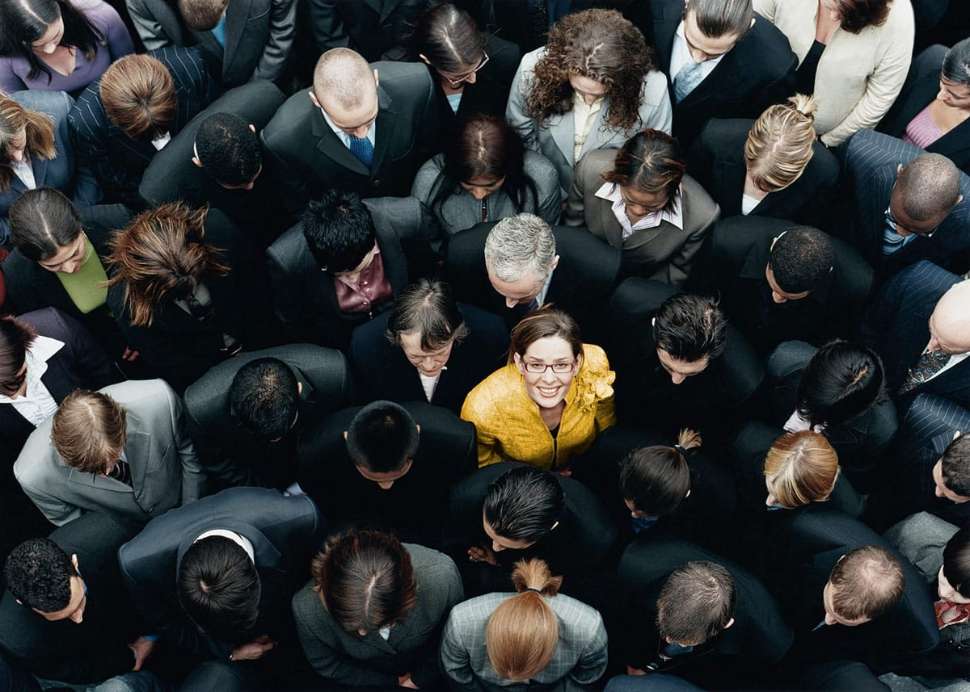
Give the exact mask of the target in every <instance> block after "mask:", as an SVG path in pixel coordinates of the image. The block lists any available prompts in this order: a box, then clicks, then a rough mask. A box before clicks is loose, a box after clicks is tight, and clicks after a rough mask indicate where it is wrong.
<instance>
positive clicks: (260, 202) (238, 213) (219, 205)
mask: <svg viewBox="0 0 970 692" xmlns="http://www.w3.org/2000/svg"><path fill="white" fill-rule="evenodd" d="M285 100H286V97H285V96H284V95H283V92H282V91H280V90H279V88H278V87H277V86H276V85H275V84H273V83H272V82H267V81H263V80H260V81H255V82H250V83H249V84H245V85H243V86H241V87H236V88H235V89H232V90H230V91H227V92H226V93H225V94H223V95H222V96H221V97H219V98H218V99H216V100H215V101H213V102H212V104H210V105H209V107H208V108H206V109H205V110H203V111H202V112H200V113H199V114H198V116H196V117H195V118H193V119H192V122H190V123H189V124H188V125H186V126H185V127H184V128H182V131H181V132H180V133H179V134H178V136H176V137H173V138H172V141H171V142H169V144H168V146H166V147H165V148H164V149H162V150H161V151H160V152H158V154H157V155H156V156H155V158H154V159H152V162H151V164H150V165H149V166H148V168H146V169H145V174H144V176H142V179H141V185H140V186H139V187H138V193H139V195H140V196H141V198H142V199H143V200H144V202H145V203H146V204H148V205H149V206H157V205H159V204H161V203H162V202H175V201H180V200H182V201H186V202H188V203H189V204H192V205H193V206H202V205H204V204H208V205H209V206H210V207H214V208H215V209H219V210H220V211H222V212H223V213H225V214H226V216H228V217H229V218H230V219H232V220H233V222H234V223H235V224H236V225H238V226H239V228H240V229H242V231H243V232H244V233H245V234H246V236H247V237H248V238H250V240H251V241H252V242H253V243H254V244H256V245H259V246H260V247H265V246H267V245H269V244H270V243H271V242H273V240H275V239H276V237H277V236H278V235H279V234H280V233H281V232H282V231H283V230H285V229H286V228H289V227H290V226H291V225H292V223H293V220H292V219H291V218H289V217H288V215H287V214H286V213H285V211H284V205H283V199H282V195H281V193H280V190H279V189H278V188H277V187H276V185H275V183H274V181H273V180H272V178H271V177H270V176H269V175H262V174H260V175H259V177H258V178H256V183H255V186H254V187H253V189H252V190H227V189H226V188H224V187H222V185H220V184H219V183H218V182H216V181H215V180H214V179H213V178H212V176H211V175H210V174H209V173H208V172H206V171H205V170H203V169H201V168H199V167H198V166H196V165H195V164H194V163H192V157H193V156H194V155H195V153H194V147H195V138H196V135H197V134H198V132H199V127H200V126H201V125H202V123H203V122H204V121H205V120H206V119H207V118H208V117H209V116H211V115H215V114H216V113H229V114H232V115H236V116H239V117H240V118H242V119H243V120H245V121H246V122H248V123H251V124H252V125H254V126H255V128H256V132H259V131H260V130H262V129H263V128H264V127H266V125H267V123H269V121H270V119H272V117H273V115H274V114H275V113H276V111H277V110H278V109H279V107H280V106H281V105H283V101H285Z"/></svg>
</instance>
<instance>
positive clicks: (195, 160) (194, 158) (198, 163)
mask: <svg viewBox="0 0 970 692" xmlns="http://www.w3.org/2000/svg"><path fill="white" fill-rule="evenodd" d="M192 163H194V164H195V167H196V168H202V161H200V160H199V157H198V156H195V155H194V154H193V156H192Z"/></svg>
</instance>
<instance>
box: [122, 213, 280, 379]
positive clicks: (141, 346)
mask: <svg viewBox="0 0 970 692" xmlns="http://www.w3.org/2000/svg"><path fill="white" fill-rule="evenodd" d="M205 242H206V243H207V244H210V245H212V246H214V247H216V248H219V249H220V250H222V252H221V253H220V255H219V259H220V261H221V262H223V263H225V264H226V265H227V266H229V267H231V270H230V271H229V273H228V274H225V275H223V276H207V277H205V278H204V283H205V285H206V287H207V288H208V289H209V293H210V294H211V296H212V306H213V308H214V313H213V315H212V317H210V318H209V319H207V320H205V321H203V322H200V321H198V320H195V319H193V318H192V317H191V316H190V315H189V314H188V313H187V312H185V311H184V310H182V309H181V308H179V307H178V306H177V305H176V304H175V303H174V302H173V301H171V300H167V301H165V302H163V303H161V304H158V305H156V306H155V310H154V319H153V321H152V324H151V326H148V327H136V326H134V325H132V324H131V317H130V315H129V312H128V308H127V306H126V305H125V297H124V296H125V286H124V284H117V285H115V286H112V287H111V288H110V289H109V290H108V307H109V309H110V310H111V312H112V314H114V315H115V319H116V320H117V322H118V326H119V327H120V328H121V333H122V334H124V335H125V338H126V339H127V340H128V343H129V344H131V346H132V348H134V349H137V350H138V351H139V352H140V353H141V360H142V362H143V363H144V365H145V367H146V368H148V369H149V370H150V371H151V372H152V373H153V374H154V376H156V377H161V378H163V379H165V380H166V381H167V382H168V383H169V384H170V385H171V386H172V388H173V389H175V390H176V391H177V392H179V393H181V392H182V391H183V390H184V389H185V387H186V386H188V384H189V383H191V382H193V381H194V380H196V379H198V378H199V377H200V376H201V375H202V373H204V372H205V371H206V370H208V369H209V368H210V367H212V366H213V365H215V364H216V363H218V362H219V361H220V359H221V358H222V357H223V354H222V353H221V349H222V348H223V346H224V342H223V339H222V335H223V334H224V333H227V334H231V335H232V336H234V337H235V338H236V339H238V340H240V341H241V342H242V343H243V344H244V345H246V346H254V345H256V346H258V345H261V344H263V343H265V342H266V341H267V340H271V339H272V338H273V334H272V331H271V329H269V328H268V327H267V325H268V323H269V322H270V314H269V307H268V305H267V304H266V302H265V301H266V292H265V287H264V283H263V276H262V274H261V273H259V272H258V271H257V267H256V266H255V262H254V261H253V259H252V258H253V255H252V252H251V250H250V249H249V247H248V244H247V242H246V239H245V238H242V237H241V235H240V233H239V230H238V229H237V228H236V227H235V226H234V225H233V224H232V222H230V221H229V219H228V218H227V217H226V216H225V214H223V213H222V212H221V211H219V210H218V209H211V210H210V211H209V213H208V216H207V217H206V221H205Z"/></svg>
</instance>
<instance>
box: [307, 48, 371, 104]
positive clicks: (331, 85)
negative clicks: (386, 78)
mask: <svg viewBox="0 0 970 692" xmlns="http://www.w3.org/2000/svg"><path fill="white" fill-rule="evenodd" d="M368 87H370V88H371V89H373V91H372V92H370V93H372V94H373V95H374V97H375V98H376V96H377V85H376V84H375V82H374V72H373V71H372V70H371V66H370V65H369V64H368V63H367V61H366V60H364V58H363V57H362V56H361V55H360V54H359V53H357V52H356V51H352V50H350V49H349V48H333V49H331V50H328V51H327V52H326V53H324V54H323V55H321V56H320V59H319V60H318V61H317V66H316V68H315V69H314V70H313V94H314V96H316V97H317V101H319V102H320V105H321V106H323V107H324V108H326V109H327V111H328V112H329V111H330V109H331V106H334V105H336V106H338V107H339V108H340V109H341V110H344V111H354V110H357V109H358V108H359V107H360V106H361V104H362V103H363V102H364V101H365V100H366V97H367V94H368Z"/></svg>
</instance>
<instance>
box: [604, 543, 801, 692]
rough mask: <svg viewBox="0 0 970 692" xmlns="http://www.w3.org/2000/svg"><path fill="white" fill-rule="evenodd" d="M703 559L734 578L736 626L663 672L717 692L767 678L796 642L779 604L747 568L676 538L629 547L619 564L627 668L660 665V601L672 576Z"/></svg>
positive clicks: (620, 633) (621, 633) (621, 630)
mask: <svg viewBox="0 0 970 692" xmlns="http://www.w3.org/2000/svg"><path fill="white" fill-rule="evenodd" d="M696 560H704V561H710V562H715V563H717V564H720V565H721V566H723V567H724V568H726V569H727V570H728V572H730V573H731V576H732V577H733V578H734V590H735V607H734V624H733V625H732V626H731V627H729V628H728V629H726V630H724V631H723V632H721V633H720V634H719V635H718V636H716V637H714V638H713V639H712V640H709V641H708V642H706V643H705V644H702V645H700V646H698V647H696V649H695V651H694V652H693V653H691V654H687V655H684V656H676V657H674V658H672V659H670V660H668V661H666V662H664V663H663V664H662V665H661V667H660V669H659V670H660V672H671V673H674V674H676V675H678V676H679V677H683V678H685V679H687V680H689V681H691V682H693V683H694V684H696V685H699V686H701V687H703V688H704V689H715V688H717V687H720V686H721V685H719V684H717V682H718V681H719V682H721V683H722V684H723V682H724V680H725V679H729V680H731V681H732V682H734V683H736V682H738V680H739V679H740V680H745V679H747V680H749V681H750V682H753V678H752V677H748V676H754V678H756V677H758V676H759V675H763V674H764V667H765V666H768V665H771V664H774V663H777V662H779V661H780V660H781V659H782V658H783V657H784V656H785V654H786V653H787V652H788V650H789V648H790V647H791V645H792V642H793V640H794V635H793V633H792V631H791V628H789V627H788V625H787V624H786V623H785V621H784V619H783V618H782V614H781V609H780V608H779V606H778V603H777V602H776V601H775V599H774V598H773V597H772V595H771V594H770V593H769V592H768V590H767V589H766V588H765V587H764V585H762V583H761V582H760V581H759V580H758V578H757V577H755V576H754V575H753V574H751V573H750V572H748V570H746V569H745V568H744V567H741V566H740V565H738V564H735V563H733V562H730V561H728V560H725V559H724V558H722V557H721V556H720V555H718V554H716V553H714V552H712V551H710V550H707V549H706V548H702V547H700V546H698V545H695V544H693V543H689V542H687V541H684V540H681V539H675V538H667V539H661V540H649V541H642V540H637V541H634V542H633V543H631V544H630V546H629V547H628V548H627V549H626V551H624V553H623V557H622V558H621V559H620V564H619V567H618V574H619V578H620V583H621V585H622V586H623V587H624V588H625V589H626V590H628V592H629V593H630V594H631V596H632V598H631V603H630V607H629V608H628V609H625V611H624V614H623V617H622V618H621V620H622V621H623V623H624V624H625V626H624V627H619V628H616V629H617V630H618V632H617V635H618V637H619V638H620V640H621V641H620V647H619V648H620V650H621V651H622V652H623V654H625V655H626V657H627V660H626V661H623V662H624V663H627V664H633V665H635V666H636V667H641V666H645V665H647V664H649V663H650V662H651V661H655V660H659V657H657V650H658V647H659V638H660V636H659V633H658V631H657V626H656V621H657V598H658V597H659V595H660V590H661V589H662V588H663V585H664V583H665V582H666V581H667V578H668V577H669V576H670V574H671V573H672V572H673V571H674V570H676V569H677V568H679V567H682V566H683V565H684V564H686V563H687V562H691V561H696Z"/></svg>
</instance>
